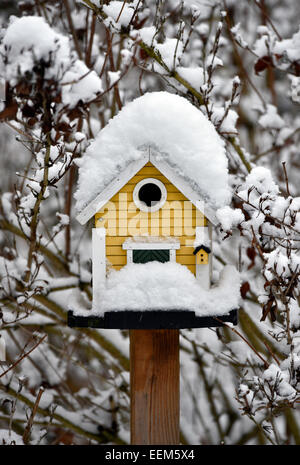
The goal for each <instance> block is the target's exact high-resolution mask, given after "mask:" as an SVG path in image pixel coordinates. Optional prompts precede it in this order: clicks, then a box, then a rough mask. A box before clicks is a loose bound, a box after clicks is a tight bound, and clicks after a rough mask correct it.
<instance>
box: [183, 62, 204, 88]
mask: <svg viewBox="0 0 300 465" xmlns="http://www.w3.org/2000/svg"><path fill="white" fill-rule="evenodd" d="M176 71H177V72H178V74H179V75H180V76H181V77H182V78H183V79H185V80H186V81H188V82H189V83H190V84H191V85H192V86H193V87H194V89H199V87H201V86H202V85H203V83H204V70H203V68H201V66H197V67H192V68H191V67H184V66H178V67H177V68H176Z"/></svg>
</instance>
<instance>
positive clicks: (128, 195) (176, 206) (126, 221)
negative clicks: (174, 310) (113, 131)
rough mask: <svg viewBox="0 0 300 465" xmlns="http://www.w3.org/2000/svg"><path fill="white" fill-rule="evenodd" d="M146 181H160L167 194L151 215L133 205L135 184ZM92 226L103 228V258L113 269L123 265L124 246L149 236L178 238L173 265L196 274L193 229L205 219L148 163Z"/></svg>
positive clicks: (201, 224)
mask: <svg viewBox="0 0 300 465" xmlns="http://www.w3.org/2000/svg"><path fill="white" fill-rule="evenodd" d="M148 177H153V178H156V179H159V180H160V181H161V182H163V183H164V185H165V187H166V190H167V201H166V204H165V205H164V206H163V207H162V208H161V209H160V210H158V211H157V212H154V213H147V212H142V211H140V210H139V209H138V208H137V207H136V205H135V203H134V202H133V190H134V188H135V186H136V184H137V183H138V182H139V181H141V180H142V179H145V178H148ZM95 226H96V227H105V228H106V257H107V260H108V262H109V263H110V264H111V265H112V267H113V268H114V269H120V268H121V267H122V266H124V265H125V264H126V261H127V253H126V250H123V248H122V244H123V242H124V241H125V240H126V239H127V238H128V237H132V236H134V235H135V236H138V235H142V234H144V235H145V234H148V235H151V236H175V237H178V239H180V244H181V248H180V249H179V250H176V261H177V262H178V263H180V264H182V265H186V266H187V267H188V268H189V269H190V271H191V272H192V273H194V274H195V262H196V257H195V256H194V255H193V250H194V248H193V243H194V240H195V227H196V226H207V219H206V218H205V217H204V215H203V214H202V213H201V212H199V211H198V210H197V209H196V208H195V207H194V205H192V203H191V202H189V201H188V199H187V198H186V197H185V196H184V195H183V194H182V193H181V192H180V191H179V190H178V189H177V188H176V187H175V186H174V185H173V184H172V183H170V182H169V180H168V179H167V178H166V177H165V176H163V175H162V173H161V172H160V171H159V170H158V169H156V168H155V167H154V166H153V165H152V164H151V163H150V162H149V163H147V164H146V165H145V166H144V167H143V168H142V169H141V170H140V171H139V172H138V173H137V174H136V175H135V176H133V177H132V178H131V179H130V180H129V181H128V183H127V184H126V185H125V186H124V187H123V188H122V189H120V191H119V192H118V193H117V194H116V195H114V196H113V197H112V198H111V199H110V201H109V202H108V203H107V204H106V205H105V206H104V207H103V208H102V209H101V210H99V212H97V213H96V215H95Z"/></svg>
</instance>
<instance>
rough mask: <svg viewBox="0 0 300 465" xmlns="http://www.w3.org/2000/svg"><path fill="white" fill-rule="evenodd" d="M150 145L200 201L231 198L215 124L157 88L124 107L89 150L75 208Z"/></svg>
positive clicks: (216, 203) (224, 201)
mask: <svg viewBox="0 0 300 465" xmlns="http://www.w3.org/2000/svg"><path fill="white" fill-rule="evenodd" d="M148 147H151V148H153V149H154V150H155V151H156V152H157V153H158V155H157V156H158V158H159V159H163V160H164V161H165V162H167V163H168V164H169V165H170V167H172V168H173V169H174V171H175V172H176V173H177V174H179V175H180V176H183V177H184V178H185V180H186V181H187V182H189V183H190V185H191V187H192V188H193V189H194V190H195V191H196V192H197V193H198V194H199V197H200V198H201V200H203V201H205V202H207V203H208V204H209V205H210V206H212V207H216V208H221V207H222V206H225V205H226V204H228V203H229V202H230V199H231V190H230V188H229V184H228V167H227V158H226V153H225V148H224V143H223V141H222V139H221V138H220V136H219V135H218V134H217V132H216V130H215V128H214V126H213V124H212V123H211V122H210V121H209V120H208V119H207V118H206V117H205V116H204V115H203V114H202V113H201V112H200V111H199V110H198V109H197V108H196V107H194V106H193V105H192V104H190V103H189V102H188V101H187V100H186V99H184V98H183V97H180V96H178V95H174V94H170V93H168V92H153V93H147V94H145V95H143V96H142V97H139V98H137V99H135V100H134V101H133V102H131V103H129V104H127V105H125V106H124V107H123V109H122V110H121V111H120V112H119V113H118V115H117V116H115V117H114V118H113V119H112V120H110V122H109V123H108V125H107V126H105V127H104V128H103V129H102V130H101V131H100V132H99V133H98V135H97V136H96V138H95V139H94V140H93V141H92V143H91V144H90V146H89V147H88V148H87V150H86V153H85V154H84V156H83V158H82V160H81V161H80V166H79V183H78V189H77V191H76V193H75V199H76V209H77V211H78V212H80V211H82V210H83V209H84V207H86V206H87V205H88V204H89V203H90V202H91V201H92V200H94V199H95V198H96V196H97V195H98V194H99V193H100V192H102V191H103V190H104V188H105V187H107V186H108V185H109V184H110V183H111V182H112V181H113V180H114V179H115V177H116V176H118V175H120V174H121V173H122V170H124V169H125V168H126V167H127V166H128V164H129V163H130V162H133V161H135V160H138V159H140V158H141V156H143V154H144V153H145V150H146V149H147V148H148ZM143 150H144V151H143ZM108 200H109V199H108Z"/></svg>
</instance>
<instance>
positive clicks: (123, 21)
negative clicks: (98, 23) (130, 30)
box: [100, 1, 138, 27]
mask: <svg viewBox="0 0 300 465" xmlns="http://www.w3.org/2000/svg"><path fill="white" fill-rule="evenodd" d="M101 3H102V2H101ZM137 3H138V2H137V1H134V2H133V3H130V4H129V5H128V4H126V3H125V2H123V1H112V2H110V3H109V5H103V11H104V13H105V14H106V15H107V16H108V19H109V20H110V21H111V22H112V23H113V25H114V26H115V25H116V24H117V23H118V24H120V25H121V26H123V27H127V26H128V25H129V23H130V21H131V18H132V16H133V14H134V11H135V8H136V6H137ZM100 6H102V4H101V5H100Z"/></svg>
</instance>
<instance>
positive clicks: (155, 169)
mask: <svg viewBox="0 0 300 465" xmlns="http://www.w3.org/2000/svg"><path fill="white" fill-rule="evenodd" d="M159 158H160V157H159V153H158V152H157V151H156V150H155V149H153V148H151V147H148V148H147V149H144V150H143V153H142V154H141V157H140V158H139V159H138V160H136V161H134V162H131V163H130V164H129V165H128V166H127V168H126V169H125V170H124V171H122V172H120V173H119V174H118V176H117V177H116V178H115V179H114V180H113V181H112V182H111V183H110V184H109V185H107V186H106V188H105V189H104V190H103V191H102V192H100V193H99V194H98V195H97V196H96V197H95V199H93V200H92V201H91V202H90V203H89V204H88V205H87V206H86V207H85V208H84V209H83V210H82V211H81V212H80V213H79V215H78V216H77V220H78V221H79V223H81V224H85V223H86V222H87V221H88V220H90V219H91V218H92V217H93V216H94V215H96V214H97V212H99V211H100V210H101V209H102V208H103V207H105V205H106V204H107V203H108V202H109V201H111V200H112V199H113V198H114V197H115V196H116V195H117V194H119V193H120V192H122V189H123V188H124V186H126V185H127V184H130V185H133V184H135V189H134V190H133V199H132V200H134V201H135V204H136V205H137V207H138V208H140V210H141V211H148V212H149V211H151V209H152V211H153V212H154V211H157V210H158V209H159V208H161V207H162V206H163V204H164V201H165V200H166V199H167V191H166V189H165V184H164V183H165V182H166V184H167V185H169V186H171V185H173V186H174V187H175V188H176V189H178V191H180V192H181V194H182V196H184V197H185V200H187V201H189V202H191V204H193V205H194V206H195V208H196V209H197V210H198V211H199V212H201V213H202V214H204V215H205V217H206V218H207V219H208V220H209V221H210V222H211V223H212V224H214V225H216V224H217V219H216V216H215V214H214V211H213V210H212V208H210V206H209V205H207V204H206V202H204V201H203V200H202V199H201V198H200V196H199V193H198V192H197V191H195V190H194V189H193V188H192V187H191V186H190V185H189V184H188V182H187V181H186V180H185V179H184V177H183V176H180V175H179V174H178V173H176V172H175V171H174V169H173V168H172V167H171V166H170V165H168V163H167V162H166V161H164V160H161V159H159ZM147 165H148V166H147ZM145 168H146V169H145ZM142 169H144V172H143V173H139V172H140V171H141V170H142ZM151 170H152V171H151ZM146 173H147V174H148V176H147V175H146ZM161 179H162V180H163V181H164V182H162V181H161ZM147 185H148V186H149V185H152V195H153V194H154V192H153V191H154V189H153V187H156V190H157V192H158V195H160V194H159V192H161V200H160V201H158V202H157V204H156V205H154V206H153V207H151V208H150V210H149V208H148V209H147V208H146V207H147V190H146V188H147ZM141 189H143V190H144V193H145V194H144V196H145V201H144V202H142V201H139V196H138V193H139V192H141ZM148 190H149V189H148ZM140 195H141V194H140ZM182 198H183V197H182ZM119 200H120V199H119ZM168 200H176V198H175V196H172V195H169V198H168ZM143 204H146V205H143Z"/></svg>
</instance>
